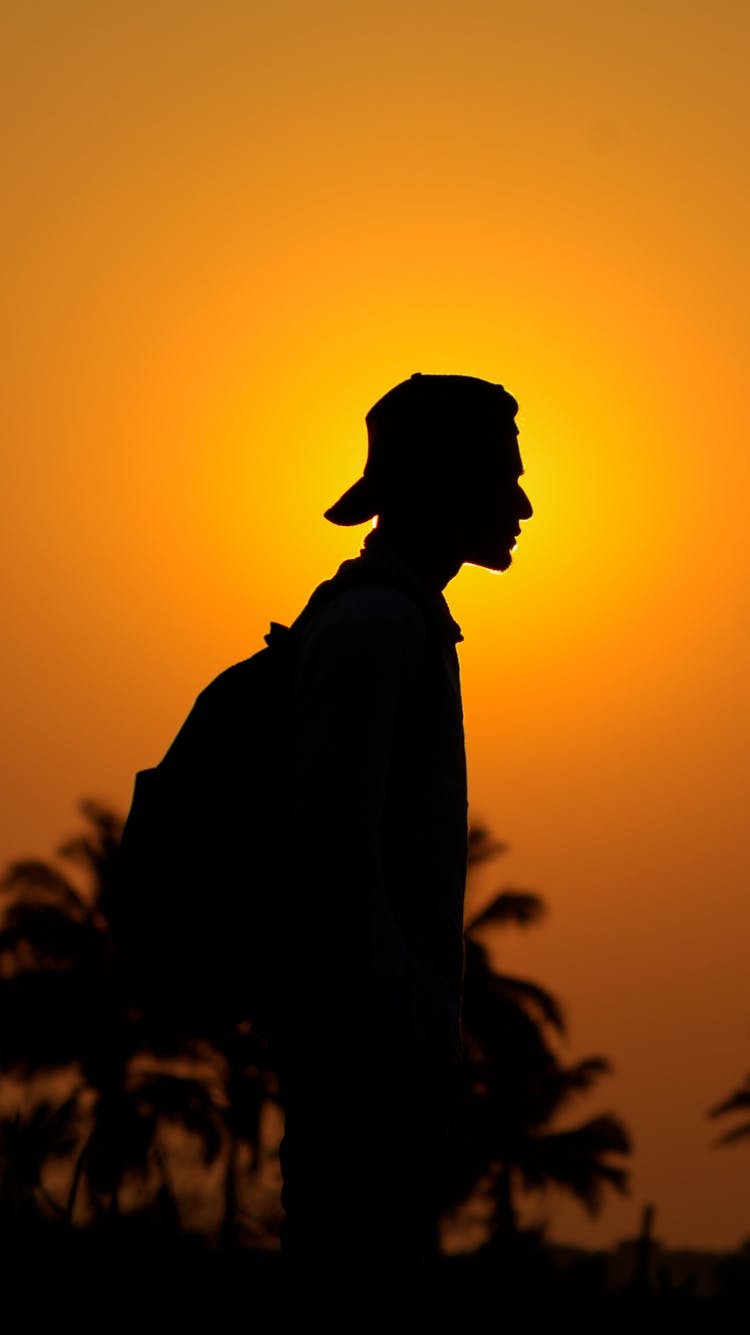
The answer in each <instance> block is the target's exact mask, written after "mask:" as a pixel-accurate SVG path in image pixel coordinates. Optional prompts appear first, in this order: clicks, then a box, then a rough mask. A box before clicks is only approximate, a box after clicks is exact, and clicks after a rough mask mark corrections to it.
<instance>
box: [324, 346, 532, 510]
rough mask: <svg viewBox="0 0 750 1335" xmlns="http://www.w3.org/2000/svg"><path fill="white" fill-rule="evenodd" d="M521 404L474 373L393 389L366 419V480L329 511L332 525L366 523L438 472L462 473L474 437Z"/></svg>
mask: <svg viewBox="0 0 750 1335" xmlns="http://www.w3.org/2000/svg"><path fill="white" fill-rule="evenodd" d="M517 412H518V404H517V403H516V400H515V399H514V398H513V395H512V394H509V393H508V392H507V390H506V389H504V388H503V386H502V385H498V384H494V383H493V382H492V381H489V380H480V379H478V378H477V377H476V376H470V375H423V374H422V372H420V371H417V372H415V373H414V375H412V376H411V377H410V378H409V379H408V380H403V381H401V383H400V384H398V385H395V386H394V388H393V389H389V390H388V392H387V394H384V395H383V397H382V398H381V399H378V401H377V403H375V404H374V405H373V407H372V408H371V409H370V411H369V412H368V413H367V416H366V417H365V423H366V426H367V442H368V444H367V462H366V464H365V467H364V471H363V474H362V477H361V478H359V480H358V481H357V482H355V483H354V484H353V486H351V487H349V489H348V490H347V491H345V492H344V494H343V496H340V497H339V499H338V500H337V501H335V502H334V504H333V505H331V506H330V507H329V508H328V509H327V510H326V511H325V518H326V519H328V520H330V522H331V523H332V524H343V525H350V524H363V523H364V522H365V521H366V520H367V519H372V518H373V517H374V515H376V514H379V513H380V508H381V505H382V503H383V501H384V499H385V498H386V497H389V496H392V495H394V494H398V492H399V490H400V489H402V488H408V487H410V486H411V487H413V486H414V485H415V483H416V484H419V483H420V480H422V481H424V482H425V483H428V482H429V478H430V476H434V474H435V470H436V469H451V468H453V469H455V467H456V463H457V461H458V459H459V457H460V452H461V451H464V452H465V451H467V450H468V449H470V448H471V444H472V436H473V435H475V434H476V433H478V432H479V431H485V432H486V429H487V427H488V426H492V425H495V424H497V425H500V424H507V422H508V420H509V419H510V418H513V417H514V416H515V414H516V413H517Z"/></svg>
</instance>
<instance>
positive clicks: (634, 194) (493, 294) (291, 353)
mask: <svg viewBox="0 0 750 1335" xmlns="http://www.w3.org/2000/svg"><path fill="white" fill-rule="evenodd" d="M4 26H5V29H6V31H5V32H4V34H3V42H2V50H3V57H2V58H3V60H4V62H5V66H6V68H5V69H4V71H3V74H2V80H0V99H2V103H3V106H2V112H3V114H2V125H3V127H4V128H3V134H7V136H8V140H9V142H8V144H7V145H6V146H4V160H5V172H4V176H5V186H6V194H7V200H6V203H5V205H4V208H3V212H2V216H1V217H0V228H2V232H3V235H4V255H5V260H6V270H7V271H6V274H5V277H4V284H3V287H4V296H5V302H6V307H7V308H8V311H9V318H8V321H7V324H6V333H5V335H4V338H3V347H2V358H1V359H0V376H2V378H3V382H4V383H3V387H2V390H3V392H2V395H0V400H1V401H2V403H3V412H4V414H5V417H6V420H5V422H4V424H3V425H4V429H3V432H2V439H3V442H4V444H3V453H4V458H3V481H4V495H3V501H4V523H3V525H2V534H1V537H0V541H2V544H3V551H2V573H3V626H4V640H5V644H4V649H5V652H4V654H3V660H2V672H3V683H2V685H3V689H2V726H3V733H2V745H3V753H4V755H5V757H6V764H5V766H4V774H3V792H2V799H1V800H0V811H1V812H2V828H1V829H0V857H2V858H9V857H11V856H18V855H21V854H31V853H34V854H40V855H48V854H50V853H51V852H52V850H53V848H54V846H55V844H56V843H57V842H59V840H60V839H61V838H62V836H63V835H65V834H66V833H68V832H70V831H71V830H72V829H74V828H75V826H76V814H75V811H74V804H75V802H76V801H77V799H78V798H79V797H80V796H81V795H84V794H91V795H95V796H98V797H100V798H102V799H104V800H109V801H111V802H113V803H115V804H117V805H118V806H119V807H120V808H121V809H124V807H125V806H126V804H127V802H128V800H129V796H130V789H131V783H132V776H133V772H134V771H135V770H136V769H137V768H141V767H143V766H145V765H148V764H153V763H155V761H156V760H157V759H158V758H159V757H160V755H161V753H162V752H163V750H164V748H165V746H166V745H167V743H168V741H169V740H170V739H171V736H172V735H173V733H174V731H175V730H176V728H177V726H178V724H179V722H180V721H181V719H182V717H183V716H184V714H185V712H186V711H187V709H188V707H189V705H190V703H191V702H192V699H193V697H194V696H195V694H196V692H197V691H198V690H199V689H200V688H201V686H203V685H204V684H205V682H206V681H207V680H208V679H209V678H210V677H211V676H212V675H214V674H215V673H216V672H217V671H218V670H219V669H220V668H222V667H223V666H225V665H226V664H227V663H229V662H233V661H235V660H236V659H238V658H241V657H245V656H246V655H247V654H248V653H250V652H252V651H253V650H254V649H255V648H258V647H260V645H261V643H262V636H263V634H264V632H265V631H266V630H267V628H268V622H269V620H270V619H271V618H273V619H274V620H281V621H288V620H290V619H291V618H292V617H293V616H294V615H295V614H296V612H297V611H298V610H299V608H300V607H301V605H302V604H303V602H304V601H305V599H306V598H307V596H308V594H309V592H310V591H311V589H312V588H313V587H314V585H315V584H316V583H317V582H319V581H320V580H321V579H323V578H326V577H327V576H328V575H329V574H331V573H332V572H333V570H335V568H336V567H337V565H338V564H339V562H340V561H342V560H343V559H344V558H345V557H347V556H350V555H353V554H355V553H356V551H357V550H358V547H359V545H360V541H361V538H362V537H363V536H364V534H365V532H366V531H367V528H366V526H363V528H362V529H359V530H345V529H335V528H334V527H332V526H331V525H329V524H327V523H326V522H325V520H323V518H322V512H323V510H324V509H325V508H326V506H327V505H329V504H330V503H331V502H332V500H334V499H335V498H336V497H337V496H338V495H339V494H340V492H341V491H342V490H343V489H344V488H345V487H346V486H347V485H349V483H350V482H352V481H353V480H354V479H355V478H356V477H357V476H358V475H359V473H360V471H361V467H362V464H363V462H364V457H365V431H364V424H363V418H364V414H365V412H366V410H367V409H368V408H369V407H370V405H371V404H372V403H373V402H374V400H375V399H377V398H378V397H379V396H380V395H381V394H382V393H383V392H384V391H385V390H386V389H387V388H389V387H390V386H391V385H392V384H394V383H395V382H396V381H398V380H401V379H403V378H405V377H406V376H408V375H409V374H411V372H412V371H415V370H422V371H429V372H441V371H442V372H461V373H468V374H474V375H480V376H486V377H488V378H490V379H493V380H500V381H502V382H503V383H504V384H505V385H506V386H507V388H508V389H510V390H511V392H512V393H513V394H514V395H515V396H516V398H517V399H518V400H519V402H520V404H521V411H520V413H519V426H520V430H521V438H520V443H521V448H522V453H523V457H524V464H525V467H526V482H527V490H528V493H529V496H530V498H531V501H532V504H533V505H534V509H535V517H534V519H533V521H532V522H531V523H529V524H528V525H526V526H525V529H524V534H523V537H522V540H521V542H520V544H519V548H518V552H517V555H516V558H515V562H514V566H513V568H512V570H511V571H510V572H509V573H508V574H507V575H502V576H496V575H492V574H490V573H489V572H486V571H483V570H478V569H473V568H465V569H464V570H463V571H462V572H461V573H460V574H459V575H458V577H457V578H456V579H455V580H454V581H453V583H452V584H451V585H449V586H448V589H447V591H446V592H447V597H448V600H449V603H450V605H451V609H452V611H453V613H454V615H455V617H456V619H457V620H458V621H459V623H460V624H461V626H462V628H463V632H464V636H465V643H464V644H462V645H461V646H460V651H461V664H462V677H463V686H464V709H465V715H466V733H467V752H468V758H469V766H470V775H469V778H470V799H471V808H472V813H473V814H474V816H475V818H476V819H479V818H482V819H483V820H485V821H486V822H488V823H489V824H490V826H491V827H492V829H493V831H494V832H495V833H496V835H497V836H499V837H502V838H504V839H507V840H508V841H509V842H510V844H511V845H512V850H511V853H510V854H509V855H508V856H507V857H506V858H505V859H504V861H503V862H499V863H498V864H497V867H496V871H495V874H494V882H495V883H499V882H512V883H514V884H516V885H519V886H522V887H524V888H533V889H535V890H538V891H539V892H540V893H542V894H543V895H544V896H545V898H546V899H547V900H548V902H549V904H550V907H551V914H550V918H549V921H548V922H547V923H546V924H545V925H543V926H541V927H540V928H538V929H536V931H533V932H531V933H530V934H529V935H528V936H518V937H513V936H509V937H508V939H507V940H506V941H505V942H504V945H503V950H502V959H503V961H504V962H505V964H506V965H507V967H508V968H511V969H517V970H518V971H523V972H525V973H528V974H529V975H531V976H532V977H535V978H538V979H539V981H541V982H543V983H545V984H546V985H547V986H549V987H550V988H551V989H552V990H553V991H555V992H556V993H558V994H559V995H560V996H561V998H562V999H563V1001H564V1002H565V1003H566V1007H567V1012H568V1017H569V1021H570V1027H571V1043H570V1055H571V1057H582V1056H586V1055H590V1054H593V1053H602V1054H605V1055H607V1056H609V1057H610V1058H611V1060H612V1062H613V1063H614V1065H615V1067H616V1071H617V1074H616V1076H614V1077H612V1078H610V1079H608V1080H606V1081H603V1082H602V1084H601V1086H600V1089H599V1090H598V1091H597V1092H596V1093H595V1094H594V1095H592V1096H590V1097H587V1098H586V1100H585V1101H582V1102H581V1104H580V1105H579V1107H578V1108H577V1109H576V1108H574V1109H572V1110H571V1117H573V1116H583V1115H584V1114H585V1115H594V1113H595V1112H597V1111H600V1110H603V1109H607V1108H611V1109H612V1110H614V1111H616V1112H617V1113H618V1114H620V1115H621V1116H622V1117H623V1118H624V1119H625V1121H626V1122H627V1123H628V1125H629V1126H630V1128H631V1130H632V1133H633V1136H634V1139H635V1142H636V1147H637V1154H636V1157H635V1160H634V1165H633V1166H634V1182H633V1194H632V1197H631V1199H630V1201H627V1202H625V1203H622V1204H621V1203H619V1202H618V1201H617V1200H613V1201H612V1203H611V1204H609V1205H608V1207H607V1209H606V1210H605V1212H604V1214H603V1216H602V1218H601V1220H600V1221H599V1222H598V1223H593V1224H592V1223H590V1222H589V1221H588V1220H587V1218H586V1216H585V1215H583V1213H582V1212H581V1211H580V1210H579V1209H578V1208H577V1207H575V1206H571V1205H567V1204H564V1203H561V1202H558V1201H557V1200H556V1199H555V1198H550V1200H549V1202H548V1203H547V1205H546V1206H541V1205H540V1206H538V1207H537V1206H534V1205H532V1208H531V1212H530V1217H535V1216H536V1213H538V1212H545V1211H546V1213H547V1214H548V1215H549V1216H550V1217H551V1218H552V1219H553V1224H554V1227H553V1233H554V1235H555V1236H557V1237H560V1238H562V1239H565V1240H576V1241H582V1242H585V1243H589V1244H591V1245H593V1244H596V1245H601V1244H604V1243H608V1242H609V1241H611V1240H612V1239H614V1238H616V1237H618V1236H622V1235H624V1234H627V1233H632V1232H633V1231H634V1229H635V1228H636V1227H637V1223H638V1217H639V1213H640V1208H641V1205H642V1204H643V1202H645V1201H654V1202H655V1203H656V1204H657V1207H658V1215H657V1229H656V1231H657V1234H658V1235H659V1236H660V1237H662V1238H663V1239H665V1240H666V1241H668V1242H669V1243H670V1244H673V1245H680V1244H693V1245H704V1246H717V1247H725V1246H726V1247H728V1246H735V1245H737V1244H738V1243H739V1242H740V1241H741V1239H742V1238H744V1237H746V1236H748V1235H750V1204H749V1203H748V1202H749V1201H750V1192H749V1191H748V1186H749V1185H750V1148H748V1146H747V1145H744V1146H743V1145H739V1146H737V1147H734V1148H727V1149H722V1150H714V1149H710V1148H709V1146H710V1141H711V1139H712V1137H713V1136H714V1135H715V1134H717V1132H718V1131H719V1130H720V1129H721V1128H720V1125H719V1124H712V1123H709V1122H707V1121H706V1119H705V1116H704V1114H705V1110H706V1109H707V1108H708V1107H709V1106H710V1105H711V1104H713V1103H716V1102H718V1101H719V1100H720V1099H721V1098H722V1097H724V1096H726V1095H727V1094H728V1093H729V1092H730V1091H731V1090H732V1089H734V1088H735V1087H736V1086H737V1085H738V1084H739V1083H740V1082H741V1080H742V1078H743V1077H744V1075H745V1073H746V1072H747V1071H748V1070H750V986H749V984H748V976H747V941H748V929H749V928H750V921H749V919H750V910H749V909H748V906H747V903H746V888H747V885H748V871H749V870H750V830H749V829H748V821H747V817H746V814H745V787H746V780H745V768H746V767H745V757H746V754H747V751H748V743H749V742H750V738H749V737H748V717H749V711H748V681H750V672H749V670H748V669H749V666H750V665H749V664H748V657H749V655H750V615H749V610H750V609H749V598H748V593H749V590H748V575H747V562H746V551H745V547H746V544H745V527H746V505H747V501H746V495H747V490H748V485H749V484H750V477H749V476H748V474H749V471H750V464H749V463H748V451H747V417H748V414H747V408H746V401H745V393H746V386H745V382H746V367H747V360H748V314H747V312H748V305H749V303H748V284H747V269H748V247H747V236H748V232H749V230H750V226H749V225H750V219H749V218H748V185H747V179H748V178H747V160H748V148H749V145H748V123H749V121H750V109H749V106H748V97H747V68H748V59H749V58H750V11H748V8H747V6H746V5H744V4H741V3H739V0H737V2H736V3H722V4H721V5H716V4H708V3H703V2H700V3H699V2H698V0H648V3H644V0H631V3H629V4H628V5H624V4H616V5H614V4H612V5H602V4H600V3H595V2H594V0H587V2H585V3H584V2H583V0H570V2H568V3H565V4H563V3H562V2H561V0H560V2H558V3H554V2H553V0H526V3H524V4H523V5H519V6H517V7H515V6H514V7H510V6H506V5H504V4H502V3H497V0H492V2H490V0H486V2H485V0H465V2H464V3H463V4H462V5H461V6H460V7H459V6H458V5H457V4H456V3H455V0H453V2H452V3H443V0H379V2H378V4H369V3H366V4H364V5H352V4H351V3H350V2H347V3H344V0H336V2H333V0H318V3H316V4H315V5H311V4H303V3H301V2H300V0H276V3H275V4H274V5H273V6H263V7H261V6H260V5H256V4H253V3H250V2H249V0H212V3H211V4H207V3H206V4H197V3H191V2H190V0H179V3H178V2H177V0H172V3H168V2H167V0H148V3H146V0H129V3H128V4H124V3H123V4H110V5H105V6H102V5H101V4H100V3H95V0H87V2H84V0H66V4H65V5H59V4H57V3H55V2H54V0H38V2H37V3H33V4H29V3H24V4H20V3H18V4H14V3H11V4H9V5H6V7H5V20H4ZM491 883H492V880H490V881H489V882H488V884H491ZM729 1125H730V1123H727V1127H728V1126H729Z"/></svg>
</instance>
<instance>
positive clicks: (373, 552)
mask: <svg viewBox="0 0 750 1335" xmlns="http://www.w3.org/2000/svg"><path fill="white" fill-rule="evenodd" d="M353 560H354V561H363V562H365V563H366V564H367V565H370V566H373V567H375V568H376V569H379V570H387V571H388V572H389V573H390V574H392V575H395V576H396V577H397V578H398V579H399V580H401V581H403V584H404V587H405V588H409V589H411V590H412V592H413V593H414V594H415V596H416V597H417V598H418V599H419V601H420V603H422V604H424V605H426V606H427V607H429V608H430V609H431V610H432V612H433V613H434V615H435V617H436V620H437V622H438V625H439V626H440V629H441V631H442V633H443V634H444V636H445V638H446V640H447V641H448V642H449V643H450V644H456V643H457V642H458V641H460V640H463V638H464V637H463V635H462V633H461V627H460V626H459V624H458V622H457V621H454V620H453V617H452V616H451V613H450V608H449V607H448V604H447V602H446V600H445V597H444V596H443V594H442V593H441V592H440V590H439V589H433V588H431V587H430V585H429V584H427V583H425V581H424V579H423V578H422V576H421V575H420V573H419V571H418V570H416V569H415V568H414V566H413V565H412V564H411V562H410V561H408V560H407V559H406V558H405V557H404V556H403V555H402V553H401V552H400V551H398V550H397V549H396V547H394V545H393V543H392V542H391V541H390V540H389V539H388V538H386V537H384V536H383V534H382V533H379V532H378V530H377V528H374V529H371V531H370V532H369V533H368V534H367V537H366V538H365V540H364V543H363V545H362V547H361V549H360V553H359V556H358V557H354V558H353ZM350 564H352V562H349V561H345V562H344V566H349V565H350Z"/></svg>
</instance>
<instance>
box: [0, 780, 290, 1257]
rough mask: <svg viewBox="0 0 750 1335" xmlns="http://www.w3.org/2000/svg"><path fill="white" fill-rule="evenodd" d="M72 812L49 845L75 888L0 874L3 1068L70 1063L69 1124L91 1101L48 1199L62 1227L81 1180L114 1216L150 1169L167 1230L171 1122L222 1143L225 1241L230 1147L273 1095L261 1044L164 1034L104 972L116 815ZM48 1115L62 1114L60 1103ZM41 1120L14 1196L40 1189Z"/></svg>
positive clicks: (209, 1145) (109, 962)
mask: <svg viewBox="0 0 750 1335" xmlns="http://www.w3.org/2000/svg"><path fill="white" fill-rule="evenodd" d="M80 810H81V811H82V814H83V815H84V817H85V819H86V821H87V824H88V828H87V829H86V830H85V831H84V832H83V833H82V834H79V835H77V836H76V837H75V838H73V839H70V840H68V841H66V843H64V844H63V845H62V846H61V848H60V849H59V850H58V854H59V856H60V857H61V858H62V859H63V860H64V861H68V862H72V863H73V864H75V865H76V866H77V867H78V868H80V869H82V870H83V873H84V884H83V886H82V887H78V886H77V885H76V884H75V883H74V882H73V880H72V879H71V878H70V877H69V876H68V875H66V874H65V873H64V872H63V871H62V870H60V869H59V868H58V867H56V866H53V865H50V864H48V863H45V862H42V861H39V860H31V859H27V860H24V861H17V862H14V863H12V864H11V865H10V866H9V868H8V870H7V872H6V874H5V876H4V877H3V878H2V881H0V913H1V914H2V917H1V919H0V1076H1V1075H2V1073H5V1074H6V1075H8V1074H12V1075H13V1076H14V1077H15V1078H16V1079H22V1080H26V1081H28V1082H32V1081H33V1080H34V1078H35V1077H38V1076H39V1074H40V1073H43V1072H45V1071H46V1072H54V1071H57V1070H65V1069H70V1068H71V1067H73V1068H76V1069H79V1070H80V1072H81V1081H80V1084H79V1085H78V1087H77V1089H76V1091H75V1094H74V1095H73V1096H72V1097H69V1098H68V1099H67V1100H66V1102H65V1105H64V1108H65V1116H64V1120H65V1121H66V1125H70V1124H72V1122H73V1120H75V1116H76V1115H79V1116H78V1119H79V1120H81V1118H80V1113H81V1108H82V1106H83V1104H84V1103H87V1104H90V1102H91V1096H92V1095H93V1097H94V1104H93V1110H89V1128H88V1132H87V1134H86V1135H85V1137H84V1139H83V1143H82V1144H78V1145H77V1146H76V1154H75V1164H74V1168H73V1175H72V1181H71V1185H70V1190H69V1193H68V1197H67V1200H66V1201H65V1202H64V1203H60V1202H57V1203H56V1207H57V1212H58V1213H59V1214H61V1215H62V1216H63V1218H64V1219H65V1220H67V1222H68V1223H70V1222H71V1221H72V1219H73V1214H74V1210H75V1207H76V1202H77V1200H78V1198H79V1194H80V1189H81V1186H82V1185H83V1183H84V1182H85V1184H86V1188H87V1200H88V1203H89V1206H90V1208H91V1209H93V1212H94V1217H95V1220H97V1221H98V1222H99V1224H101V1223H102V1222H103V1221H105V1220H108V1221H109V1223H110V1225H111V1222H112V1220H113V1219H116V1218H117V1217H118V1216H119V1213H120V1197H121V1191H122V1187H123V1184H124V1183H126V1182H127V1181H132V1180H133V1179H140V1180H141V1181H142V1182H143V1183H144V1184H145V1183H146V1182H147V1181H148V1179H149V1178H150V1177H151V1176H152V1175H153V1174H152V1169H153V1167H154V1166H156V1168H157V1171H158V1174H159V1177H160V1185H159V1187H158V1190H157V1196H158V1200H159V1203H160V1206H161V1212H162V1216H163V1219H164V1221H165V1228H166V1231H167V1232H170V1231H171V1232H174V1231H175V1230H176V1228H177V1214H178V1210H177V1202H176V1200H175V1198H174V1191H173V1188H172V1184H171V1181H170V1175H169V1168H168V1155H167V1153H166V1151H165V1147H164V1143H163V1137H162V1131H163V1130H164V1127H165V1125H167V1124H171V1125H180V1126H182V1127H183V1128H184V1129H186V1130H188V1131H191V1132H193V1133H194V1134H197V1135H198V1136H199V1139H200V1143H201V1146H202V1159H203V1162H204V1164H205V1165H210V1164H212V1163H214V1162H215V1161H216V1158H217V1156H218V1154H219V1153H220V1151H221V1150H222V1148H224V1147H225V1146H226V1147H227V1149H228V1152H227V1155H226V1160H227V1176H226V1180H225V1188H224V1204H225V1210H229V1211H231V1212H232V1218H231V1219H227V1218H225V1220H224V1225H223V1229H222V1238H223V1239H224V1241H225V1242H226V1244H227V1245H230V1243H231V1242H232V1241H233V1240H234V1230H235V1222H236V1221H235V1218H234V1212H235V1208H236V1197H237V1189H236V1187H237V1184H236V1181H235V1176H236V1173H237V1166H236V1165H237V1154H236V1148H237V1144H238V1142H239V1141H240V1140H244V1141H245V1142H246V1143H247V1144H248V1145H249V1146H250V1150H251V1165H253V1164H255V1163H256V1162H257V1158H258V1148H259V1147H258V1137H259V1124H260V1108H261V1106H262V1103H263V1100H264V1098H265V1097H266V1096H271V1097H272V1096H273V1085H272V1082H273V1076H272V1073H271V1072H270V1071H269V1070H268V1063H267V1059H266V1057H265V1045H264V1044H263V1043H262V1042H261V1040H260V1039H258V1038H257V1036H256V1035H255V1034H254V1033H253V1032H252V1031H245V1032H235V1033H232V1034H228V1035H225V1036H224V1041H223V1043H222V1044H218V1043H211V1042H209V1041H207V1039H206V1037H205V1036H203V1035H198V1036H195V1035H191V1034H182V1033H180V1034H177V1033H175V1032H173V1031H169V1032H165V1031H164V1029H163V1028H162V1027H160V1025H159V1024H158V1023H156V1024H154V1023H152V1022H151V1018H150V1017H149V1016H148V1015H146V1014H143V1013H142V1012H140V1011H139V1010H138V1009H137V1007H134V1006H133V1004H132V1002H131V998H130V997H129V996H128V994H127V991H124V992H123V989H122V985H121V984H122V978H121V977H118V976H116V974H115V970H114V968H113V962H114V961H113V951H112V943H111V939H110V934H109V927H108V916H107V915H108V911H109V908H110V904H111V894H112V885H113V873H114V865H115V858H116V854H117V849H118V846H119V838H120V835H121V832H122V827H123V821H122V819H121V818H120V817H118V816H117V815H116V814H114V813H113V812H111V811H110V810H108V809H107V808H106V807H104V806H102V805H100V804H99V803H97V802H95V801H93V800H91V799H87V800H85V801H83V802H82V803H81V804H80ZM175 1063H177V1064H181V1066H182V1069H181V1070H180V1073H179V1074H176V1073H175V1071H174V1066H175ZM58 1114H59V1117H61V1118H63V1108H60V1109H59V1110H58ZM47 1120H49V1118H47ZM52 1120H53V1121H54V1117H53V1119H52ZM43 1122H44V1119H41V1120H38V1119H37V1120H35V1118H34V1117H32V1118H31V1120H30V1123H29V1125H28V1127H26V1128H25V1136H26V1143H27V1145H28V1146H30V1147H32V1146H35V1148H34V1149H33V1152H32V1149H31V1148H29V1149H28V1151H27V1152H26V1158H25V1161H28V1162H29V1163H31V1162H35V1163H36V1170H35V1172H36V1178H35V1180H34V1181H33V1182H32V1180H31V1177H29V1175H28V1173H27V1174H26V1177H25V1178H24V1179H23V1181H21V1182H18V1183H15V1184H13V1183H11V1181H10V1179H9V1178H8V1175H7V1173H6V1175H5V1179H4V1180H5V1184H6V1187H7V1188H8V1190H10V1187H11V1186H12V1187H13V1196H14V1199H16V1198H17V1197H18V1196H19V1191H21V1192H22V1191H25V1192H26V1196H27V1197H29V1196H30V1194H31V1193H32V1192H33V1193H34V1194H35V1195H37V1196H38V1195H39V1174H40V1173H41V1169H42V1165H43V1163H44V1161H45V1159H46V1158H49V1157H50V1155H51V1154H53V1152H54V1153H57V1147H56V1146H53V1145H52V1144H51V1143H48V1140H47V1139H45V1136H44V1134H43ZM14 1126H15V1124H14V1123H12V1122H11V1123H10V1124H6V1127H5V1134H6V1137H7V1136H8V1135H11V1134H15V1135H16V1138H18V1136H19V1135H20V1129H19V1127H15V1132H14ZM68 1140H69V1143H68V1144H67V1152H68V1153H70V1152H71V1150H72V1149H73V1147H74V1142H70V1138H68ZM34 1156H36V1159H35V1158H34ZM32 1176H33V1175H32ZM53 1208H54V1207H53Z"/></svg>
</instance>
